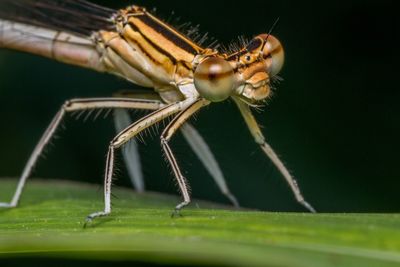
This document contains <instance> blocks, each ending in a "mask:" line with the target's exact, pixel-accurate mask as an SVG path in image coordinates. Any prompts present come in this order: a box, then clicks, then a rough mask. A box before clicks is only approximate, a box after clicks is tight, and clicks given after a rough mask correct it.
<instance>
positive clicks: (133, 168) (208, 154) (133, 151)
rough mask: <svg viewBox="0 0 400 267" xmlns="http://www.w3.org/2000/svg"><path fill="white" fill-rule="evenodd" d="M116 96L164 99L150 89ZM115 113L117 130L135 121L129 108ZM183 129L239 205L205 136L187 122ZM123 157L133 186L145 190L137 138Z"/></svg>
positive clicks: (216, 180) (220, 185) (221, 186)
mask: <svg viewBox="0 0 400 267" xmlns="http://www.w3.org/2000/svg"><path fill="white" fill-rule="evenodd" d="M114 96H116V97H129V98H135V99H153V100H159V101H160V102H161V101H162V100H161V98H160V96H159V95H158V94H157V93H152V92H148V91H145V92H137V91H131V90H126V91H120V92H118V93H116V94H115V95H114ZM114 115H115V116H114V121H115V125H116V130H117V132H120V131H122V130H123V129H125V128H126V127H128V126H129V125H130V124H132V123H133V122H132V120H131V119H130V116H129V113H128V111H127V110H122V109H117V110H115V113H114ZM181 131H182V134H183V137H184V138H185V140H186V142H187V143H188V144H189V146H190V147H191V149H192V150H193V151H194V153H195V154H196V155H197V157H198V158H199V159H200V161H201V163H202V164H203V165H204V167H205V168H206V169H207V171H208V172H209V174H210V175H211V177H212V178H213V179H214V181H215V182H216V184H217V185H218V187H219V189H220V190H221V192H222V194H223V195H225V196H226V197H227V198H228V199H229V200H230V201H231V203H232V204H233V205H234V206H235V207H239V203H238V201H237V199H236V197H235V196H234V195H233V194H232V193H231V192H230V190H229V188H228V186H227V183H226V180H225V177H224V175H223V173H222V171H221V168H220V166H219V164H218V162H217V160H216V159H215V156H214V155H213V153H212V151H211V149H210V147H209V146H208V145H207V143H206V142H205V140H204V138H203V137H202V136H201V135H200V133H199V132H198V131H197V130H196V128H194V127H193V126H192V125H191V124H190V123H185V124H184V125H182V127H181ZM123 158H124V161H125V164H126V167H127V169H128V174H129V177H130V179H131V182H132V184H133V186H134V187H135V189H136V190H137V191H138V192H143V191H144V190H145V185H144V179H143V173H142V168H141V163H140V155H139V151H138V147H137V143H136V142H135V140H131V142H130V143H129V144H128V145H127V146H125V147H124V151H123Z"/></svg>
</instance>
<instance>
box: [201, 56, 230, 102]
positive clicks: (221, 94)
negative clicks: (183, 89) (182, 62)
mask: <svg viewBox="0 0 400 267" xmlns="http://www.w3.org/2000/svg"><path fill="white" fill-rule="evenodd" d="M194 85H195V86H196V89H197V91H198V92H199V94H200V95H201V96H202V97H204V98H205V99H207V100H209V101H211V102H221V101H224V100H226V99H227V98H228V97H229V96H231V95H232V93H233V90H234V87H235V75H234V72H233V68H232V66H231V65H230V64H229V63H228V62H227V61H226V60H224V59H222V58H218V57H210V58H207V59H206V60H204V61H203V62H201V63H200V64H199V65H198V66H197V68H196V71H195V72H194Z"/></svg>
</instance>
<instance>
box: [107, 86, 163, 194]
mask: <svg viewBox="0 0 400 267" xmlns="http://www.w3.org/2000/svg"><path fill="white" fill-rule="evenodd" d="M114 96H115V97H124V98H133V99H146V100H149V99H151V100H154V101H159V102H160V103H162V100H161V98H160V96H159V95H158V94H157V93H153V92H149V91H148V90H146V91H145V92H137V91H132V90H126V91H120V92H117V93H116V94H114ZM162 105H165V104H162ZM157 109H158V108H157ZM132 123H133V121H132V119H131V116H130V114H129V112H128V111H127V110H124V109H116V110H115V111H114V124H115V129H116V131H117V133H119V132H121V131H123V130H124V129H126V128H127V127H128V126H129V125H131V124H132ZM122 156H123V159H124V162H125V166H126V169H127V171H128V176H129V178H130V180H131V183H132V185H133V187H134V188H135V189H136V191H137V192H140V193H142V192H144V191H145V183H144V177H143V172H142V164H141V160H140V154H139V147H138V144H137V142H136V140H135V139H132V140H131V141H130V142H129V144H127V145H125V146H124V147H123V148H122Z"/></svg>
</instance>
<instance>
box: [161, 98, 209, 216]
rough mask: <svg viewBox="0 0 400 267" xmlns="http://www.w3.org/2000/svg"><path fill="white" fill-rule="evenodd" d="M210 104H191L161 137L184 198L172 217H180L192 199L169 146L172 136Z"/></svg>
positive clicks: (203, 102) (202, 100) (198, 102)
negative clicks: (182, 210) (181, 211)
mask: <svg viewBox="0 0 400 267" xmlns="http://www.w3.org/2000/svg"><path fill="white" fill-rule="evenodd" d="M208 104H209V102H208V101H207V100H204V99H200V100H198V101H196V102H194V103H193V104H191V105H190V106H189V107H187V108H186V109H185V110H183V111H182V112H181V113H179V114H178V115H177V116H176V117H175V118H174V119H173V120H172V121H171V123H170V124H169V125H168V126H167V127H166V128H165V130H164V132H163V133H162V135H161V146H162V148H163V150H164V152H165V154H166V156H167V159H168V161H169V163H170V164H171V167H172V171H173V172H174V176H175V179H176V181H177V182H178V185H179V189H180V191H181V194H182V197H183V202H181V203H180V204H178V205H177V206H176V207H175V210H174V212H173V213H172V217H174V216H175V215H180V213H179V212H180V210H181V209H182V208H184V207H186V206H187V205H189V203H190V201H191V199H190V193H189V187H188V183H187V181H186V179H185V177H184V176H183V175H182V172H181V170H180V169H179V166H178V163H177V161H176V159H175V156H174V154H173V153H172V150H171V148H170V146H169V144H168V142H169V141H170V140H171V138H172V136H173V135H174V134H175V133H176V131H178V130H179V128H180V127H181V126H182V125H183V124H184V123H185V122H186V121H187V120H188V119H189V118H190V117H191V116H192V115H193V114H194V113H196V112H197V111H198V110H199V109H201V108H202V107H204V106H206V105H208Z"/></svg>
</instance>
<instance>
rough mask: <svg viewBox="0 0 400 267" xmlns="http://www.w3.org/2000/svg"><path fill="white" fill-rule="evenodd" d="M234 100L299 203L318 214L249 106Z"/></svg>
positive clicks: (257, 140)
mask: <svg viewBox="0 0 400 267" xmlns="http://www.w3.org/2000/svg"><path fill="white" fill-rule="evenodd" d="M234 100H235V102H236V104H237V106H238V108H239V110H240V112H241V114H242V116H243V118H244V120H245V121H246V124H247V126H248V127H249V130H250V132H251V134H252V135H253V137H254V139H255V141H256V143H257V144H259V145H260V146H261V148H262V150H263V151H264V153H265V154H266V155H267V156H268V157H269V158H270V160H271V161H272V162H273V163H274V165H275V166H276V168H277V169H278V170H279V172H280V173H281V174H282V176H283V177H284V178H285V180H286V182H287V183H288V184H289V186H290V188H291V190H292V191H293V193H294V195H295V197H296V200H297V202H299V203H300V204H301V205H303V206H304V207H305V208H306V209H308V210H309V211H310V212H316V211H315V209H314V208H313V207H312V206H311V205H310V204H309V203H308V202H307V201H305V199H304V197H303V195H302V194H301V191H300V188H299V186H298V184H297V182H296V180H295V179H294V178H293V177H292V175H291V174H290V173H289V171H288V170H287V168H286V167H285V165H284V164H283V162H282V161H281V160H280V159H279V157H278V155H277V154H276V153H275V151H274V150H273V149H272V147H271V146H270V145H269V144H268V143H267V142H266V140H265V137H264V135H263V133H262V132H261V129H260V127H259V125H258V123H257V121H256V119H255V118H254V116H253V114H252V112H251V110H250V108H249V105H248V104H246V103H244V102H243V101H241V100H240V99H236V98H234Z"/></svg>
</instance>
